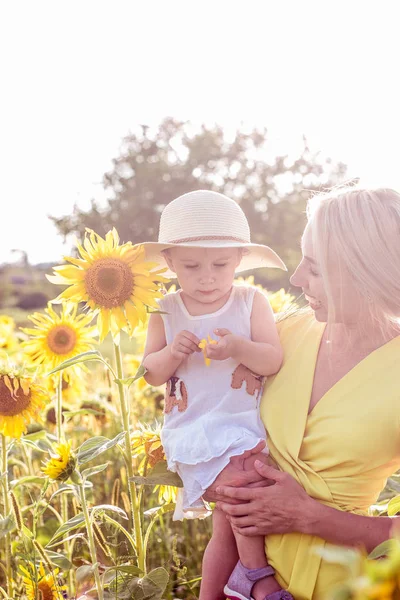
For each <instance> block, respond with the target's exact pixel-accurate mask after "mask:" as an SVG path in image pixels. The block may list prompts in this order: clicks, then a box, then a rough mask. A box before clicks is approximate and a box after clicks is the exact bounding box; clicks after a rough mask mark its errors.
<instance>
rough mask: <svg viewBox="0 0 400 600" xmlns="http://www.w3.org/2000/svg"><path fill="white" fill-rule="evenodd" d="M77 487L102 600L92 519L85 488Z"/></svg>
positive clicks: (99, 597)
mask: <svg viewBox="0 0 400 600" xmlns="http://www.w3.org/2000/svg"><path fill="white" fill-rule="evenodd" d="M78 487H79V494H80V499H81V504H82V512H83V514H84V517H85V524H86V530H87V535H88V540H89V550H90V557H91V559H92V565H93V572H94V579H95V582H96V588H97V594H98V599H99V600H103V588H102V585H101V580H100V573H99V565H98V562H97V554H96V546H95V543H94V535H93V527H92V521H91V519H90V516H89V510H88V506H87V503H86V496H85V489H84V487H83V484H82V483H81V484H79V486H78Z"/></svg>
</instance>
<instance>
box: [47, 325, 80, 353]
mask: <svg viewBox="0 0 400 600" xmlns="http://www.w3.org/2000/svg"><path fill="white" fill-rule="evenodd" d="M47 344H48V346H49V348H50V350H51V351H52V352H54V353H55V354H68V353H69V352H71V351H72V350H73V349H74V348H75V344H76V332H75V331H74V330H73V329H72V327H69V326H68V325H56V326H55V327H53V329H51V330H50V331H49V333H48V335H47Z"/></svg>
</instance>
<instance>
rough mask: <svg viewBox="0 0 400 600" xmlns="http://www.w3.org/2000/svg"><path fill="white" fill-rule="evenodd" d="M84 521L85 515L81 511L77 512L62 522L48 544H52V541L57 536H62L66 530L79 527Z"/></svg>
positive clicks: (57, 537)
mask: <svg viewBox="0 0 400 600" xmlns="http://www.w3.org/2000/svg"><path fill="white" fill-rule="evenodd" d="M84 522H85V515H84V514H83V513H78V514H77V515H75V516H74V517H72V519H69V521H67V522H66V523H63V524H62V525H61V526H60V527H59V528H58V529H57V531H56V532H55V534H54V535H53V537H52V538H51V540H50V542H49V545H53V542H54V541H55V540H57V539H59V538H62V537H63V535H64V533H67V531H72V530H73V529H77V528H78V527H81V526H82V525H83V523H84Z"/></svg>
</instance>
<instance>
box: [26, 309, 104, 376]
mask: <svg viewBox="0 0 400 600" xmlns="http://www.w3.org/2000/svg"><path fill="white" fill-rule="evenodd" d="M28 319H29V320H30V321H32V323H33V324H34V325H35V328H23V330H22V331H24V333H27V334H28V335H29V336H30V338H29V339H28V340H27V341H25V342H23V344H22V345H23V347H24V350H25V353H26V354H27V356H28V357H29V359H30V360H31V361H32V363H33V364H35V365H43V366H44V365H45V366H46V369H47V370H49V371H51V370H52V369H54V368H56V367H58V365H60V364H61V363H62V362H64V361H65V360H68V359H69V358H73V357H74V356H76V355H78V354H80V353H81V352H87V351H88V350H92V349H93V343H94V340H93V337H94V336H96V335H97V330H96V327H94V326H89V323H90V321H91V320H92V317H91V316H90V315H82V314H80V315H77V305H76V304H73V303H72V302H65V303H63V304H62V308H61V313H60V314H59V315H58V314H57V313H56V312H55V310H54V309H53V308H52V306H51V303H50V302H49V304H48V305H47V308H45V310H44V313H33V314H32V315H30V316H29V317H28ZM80 368H81V367H76V366H74V367H70V369H72V370H75V372H77V371H78V372H79V370H80ZM67 376H68V375H67Z"/></svg>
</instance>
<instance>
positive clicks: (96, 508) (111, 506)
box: [91, 504, 128, 520]
mask: <svg viewBox="0 0 400 600" xmlns="http://www.w3.org/2000/svg"><path fill="white" fill-rule="evenodd" d="M91 510H92V512H93V513H94V512H99V511H102V510H109V511H110V512H114V513H117V515H120V516H121V517H123V518H124V519H127V520H128V515H127V514H126V512H125V511H124V510H122V508H120V507H119V506H114V504H98V505H97V506H93V508H92V509H91Z"/></svg>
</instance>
